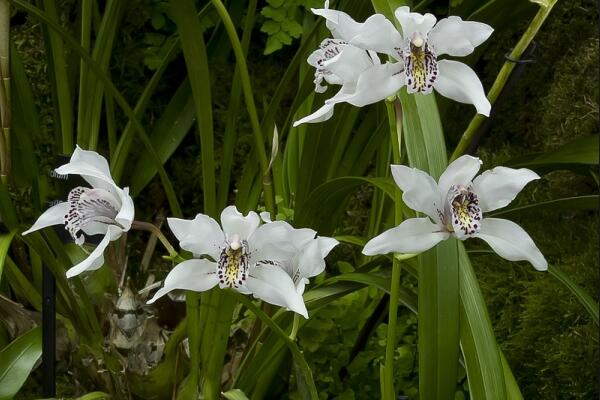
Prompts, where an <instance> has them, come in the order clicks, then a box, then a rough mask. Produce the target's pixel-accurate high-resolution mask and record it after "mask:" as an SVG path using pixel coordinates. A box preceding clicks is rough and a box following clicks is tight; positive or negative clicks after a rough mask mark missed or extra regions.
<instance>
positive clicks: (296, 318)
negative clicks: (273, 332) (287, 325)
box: [290, 313, 300, 340]
mask: <svg viewBox="0 0 600 400" xmlns="http://www.w3.org/2000/svg"><path fill="white" fill-rule="evenodd" d="M299 326H300V315H299V314H296V313H294V321H293V322H292V332H291V333H290V339H292V340H296V336H297V335H298V327H299Z"/></svg>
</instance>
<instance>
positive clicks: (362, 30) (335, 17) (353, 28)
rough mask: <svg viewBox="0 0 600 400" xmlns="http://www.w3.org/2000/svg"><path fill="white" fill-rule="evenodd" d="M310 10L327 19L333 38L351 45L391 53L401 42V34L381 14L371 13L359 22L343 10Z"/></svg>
mask: <svg viewBox="0 0 600 400" xmlns="http://www.w3.org/2000/svg"><path fill="white" fill-rule="evenodd" d="M311 10H312V12H313V13H314V14H315V15H320V16H321V17H323V18H325V19H326V20H327V21H326V25H327V28H328V29H329V30H330V31H331V34H332V36H333V37H334V38H336V39H342V40H345V41H346V42H348V43H349V44H351V45H354V46H357V47H360V48H363V49H368V50H373V51H376V52H379V53H386V54H390V55H391V54H393V53H394V48H395V47H397V46H399V44H400V43H401V42H402V36H401V35H400V33H399V32H398V31H397V30H396V28H395V27H394V24H392V23H391V22H390V21H389V20H388V19H387V18H386V17H385V16H384V15H382V14H374V15H371V16H370V17H369V18H367V19H366V20H365V22H362V23H361V22H356V21H355V20H354V19H353V18H352V17H351V16H349V15H348V14H346V13H345V12H343V11H338V10H330V9H328V8H319V9H315V8H313V9H311Z"/></svg>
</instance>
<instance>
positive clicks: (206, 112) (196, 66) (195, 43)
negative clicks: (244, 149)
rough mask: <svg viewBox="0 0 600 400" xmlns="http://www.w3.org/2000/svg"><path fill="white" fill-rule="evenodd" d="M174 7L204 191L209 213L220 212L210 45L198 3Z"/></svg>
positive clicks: (182, 1)
mask: <svg viewBox="0 0 600 400" xmlns="http://www.w3.org/2000/svg"><path fill="white" fill-rule="evenodd" d="M170 11H171V15H172V16H173V19H174V21H175V23H176V24H177V30H178V32H179V39H180V41H181V47H182V49H183V55H184V58H185V63H186V66H187V71H188V78H189V80H190V87H191V89H192V95H193V97H194V104H195V106H196V107H195V110H196V122H197V124H198V133H199V135H200V149H201V152H202V195H203V201H204V211H205V213H206V214H208V215H211V216H213V217H214V216H216V213H217V199H216V183H215V160H214V132H213V120H212V103H211V89H210V76H209V69H208V60H207V55H206V46H205V44H204V38H203V36H202V34H203V30H202V28H201V27H200V20H199V18H198V16H197V11H196V8H195V6H194V3H193V2H192V1H189V0H171V2H170Z"/></svg>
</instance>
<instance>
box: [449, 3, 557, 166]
mask: <svg viewBox="0 0 600 400" xmlns="http://www.w3.org/2000/svg"><path fill="white" fill-rule="evenodd" d="M555 4H556V0H550V1H549V2H548V5H547V6H540V9H539V10H538V12H537V14H536V15H535V17H533V20H531V23H530V24H529V27H528V28H527V30H526V31H525V33H524V34H523V36H521V39H520V40H519V42H517V45H516V46H515V48H514V49H513V51H512V52H511V53H510V58H512V59H513V60H519V59H520V58H521V56H522V55H523V53H524V52H525V50H526V49H527V47H529V44H530V43H531V41H532V40H533V38H534V37H535V35H536V34H537V33H538V31H539V30H540V27H541V26H542V24H543V23H544V21H545V20H546V18H547V17H548V15H549V14H550V11H551V10H552V7H554V5H555ZM515 66H516V63H514V62H512V61H506V62H505V63H504V65H503V66H502V68H501V69H500V72H499V73H498V76H497V77H496V80H495V81H494V84H493V85H492V88H491V89H490V91H489V93H488V96H487V97H488V100H489V101H490V103H491V104H492V106H493V105H494V103H495V102H496V100H497V99H498V96H499V95H500V93H501V92H502V89H503V88H504V85H506V82H507V81H508V78H509V77H510V74H511V73H512V71H513V69H514V68H515ZM485 119H486V117H484V116H483V115H481V114H477V115H476V116H475V117H474V118H473V119H472V120H471V123H470V124H469V126H468V127H467V129H466V130H465V132H464V133H463V135H462V137H461V138H460V142H458V145H457V146H456V149H454V152H453V153H452V156H451V157H450V162H452V161H454V160H456V159H457V158H458V157H460V156H461V155H463V154H464V152H465V151H466V150H467V148H468V147H469V145H470V144H471V142H472V141H473V139H474V138H475V134H476V133H477V131H478V129H479V127H480V126H481V124H482V123H483V121H485Z"/></svg>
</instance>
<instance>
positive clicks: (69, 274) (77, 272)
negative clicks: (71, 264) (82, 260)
mask: <svg viewBox="0 0 600 400" xmlns="http://www.w3.org/2000/svg"><path fill="white" fill-rule="evenodd" d="M73 269H74V268H71V269H69V270H67V272H66V275H67V279H70V278H73V277H74V276H77V275H79V274H80V273H82V272H83V271H73Z"/></svg>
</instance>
